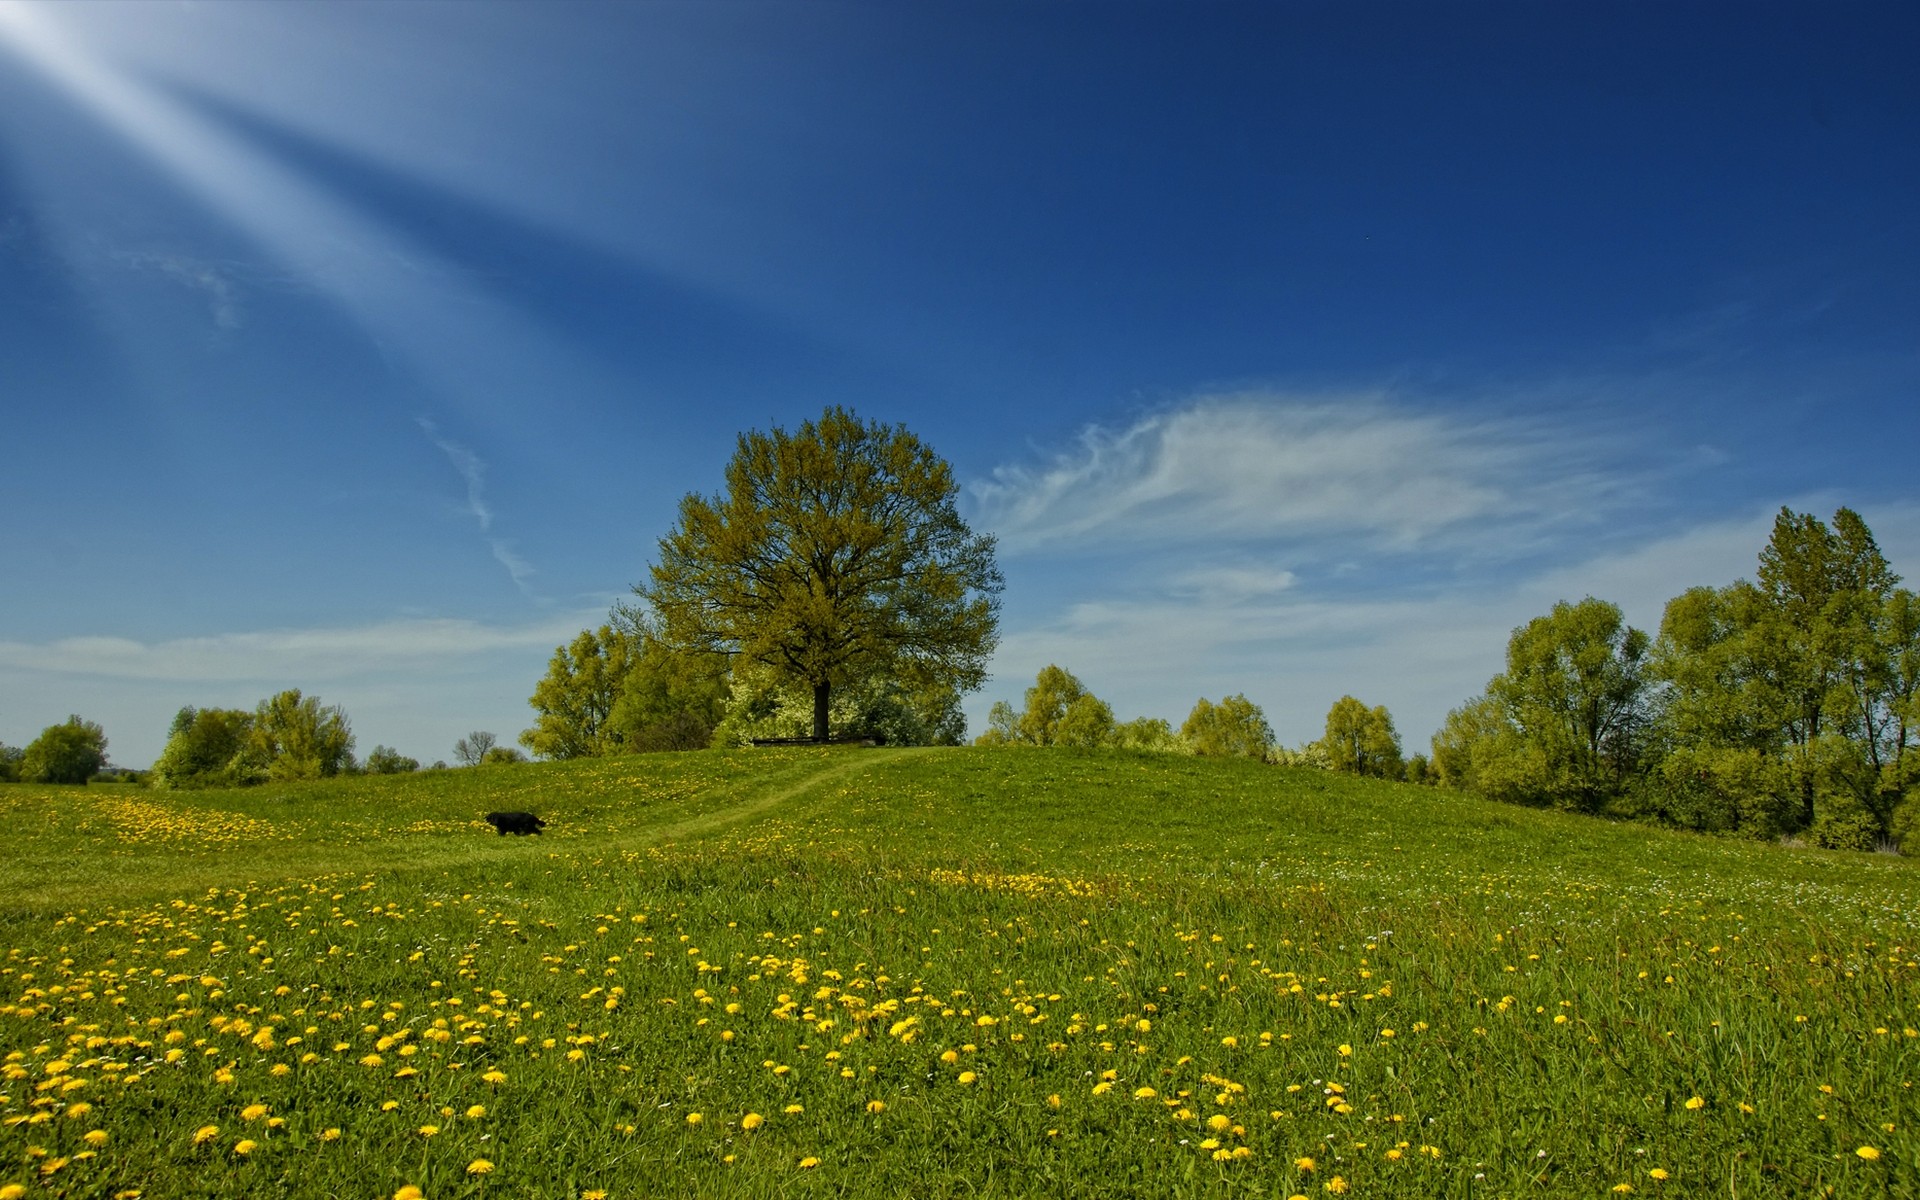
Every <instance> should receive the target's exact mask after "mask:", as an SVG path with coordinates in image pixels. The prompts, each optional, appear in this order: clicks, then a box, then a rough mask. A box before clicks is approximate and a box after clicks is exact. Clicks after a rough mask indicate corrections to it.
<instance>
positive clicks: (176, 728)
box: [152, 704, 253, 788]
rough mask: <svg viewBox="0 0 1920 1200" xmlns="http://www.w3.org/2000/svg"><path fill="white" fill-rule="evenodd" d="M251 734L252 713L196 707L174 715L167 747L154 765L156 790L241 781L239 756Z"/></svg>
mask: <svg viewBox="0 0 1920 1200" xmlns="http://www.w3.org/2000/svg"><path fill="white" fill-rule="evenodd" d="M252 731H253V714H252V713H250V712H248V711H246V710H245V709H238V708H195V707H194V706H192V705H191V704H189V705H187V706H186V707H185V708H182V709H181V710H180V711H179V712H177V713H175V714H174V717H173V725H172V727H171V728H170V729H169V730H168V731H167V744H166V747H165V748H164V749H162V750H161V751H160V757H159V759H158V760H157V761H155V763H154V764H153V774H152V781H153V786H154V787H157V788H193V787H235V786H238V785H239V784H241V783H244V782H247V780H246V779H244V778H243V773H244V772H243V769H242V767H241V762H240V760H241V755H242V752H243V751H244V750H245V749H246V747H247V739H248V735H249V734H250V733H251V732H252Z"/></svg>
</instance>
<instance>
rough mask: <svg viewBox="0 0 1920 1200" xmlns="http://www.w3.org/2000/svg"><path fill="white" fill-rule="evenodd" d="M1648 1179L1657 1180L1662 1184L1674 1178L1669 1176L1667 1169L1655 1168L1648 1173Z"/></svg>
mask: <svg viewBox="0 0 1920 1200" xmlns="http://www.w3.org/2000/svg"><path fill="white" fill-rule="evenodd" d="M1647 1178H1648V1179H1657V1180H1660V1181H1662V1182H1665V1181H1666V1180H1668V1179H1671V1178H1673V1176H1671V1175H1669V1174H1667V1169H1666V1168H1665V1167H1655V1168H1654V1169H1653V1170H1651V1171H1648V1172H1647Z"/></svg>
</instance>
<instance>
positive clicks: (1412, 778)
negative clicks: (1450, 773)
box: [1402, 754, 1439, 784]
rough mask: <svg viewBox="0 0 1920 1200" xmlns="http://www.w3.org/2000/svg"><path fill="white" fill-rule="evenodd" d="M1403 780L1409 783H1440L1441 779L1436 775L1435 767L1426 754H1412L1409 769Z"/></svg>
mask: <svg viewBox="0 0 1920 1200" xmlns="http://www.w3.org/2000/svg"><path fill="white" fill-rule="evenodd" d="M1402 778H1404V779H1405V780H1406V781H1407V782H1408V783H1422V784H1425V783H1437V782H1439V777H1438V776H1436V775H1435V774H1434V770H1433V766H1432V764H1430V763H1429V762H1428V761H1427V756H1426V755H1424V754H1412V755H1409V756H1408V757H1407V767H1406V771H1405V773H1404V774H1403V776H1402Z"/></svg>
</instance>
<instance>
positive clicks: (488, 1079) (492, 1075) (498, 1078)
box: [480, 1071, 507, 1083]
mask: <svg viewBox="0 0 1920 1200" xmlns="http://www.w3.org/2000/svg"><path fill="white" fill-rule="evenodd" d="M480 1080H481V1082H482V1083H505V1082H506V1081H507V1073H506V1072H505V1071H488V1072H487V1073H486V1074H485V1075H482V1076H481V1077H480Z"/></svg>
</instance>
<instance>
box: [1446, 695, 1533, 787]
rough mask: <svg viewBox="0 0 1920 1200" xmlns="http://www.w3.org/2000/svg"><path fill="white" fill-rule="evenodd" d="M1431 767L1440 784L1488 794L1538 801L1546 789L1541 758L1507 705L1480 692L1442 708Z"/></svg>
mask: <svg viewBox="0 0 1920 1200" xmlns="http://www.w3.org/2000/svg"><path fill="white" fill-rule="evenodd" d="M1431 761H1432V766H1433V771H1434V774H1435V775H1436V776H1438V778H1439V782H1440V783H1441V784H1442V785H1443V786H1446V787H1452V788H1460V789H1463V790H1466V791H1473V792H1479V793H1480V794H1481V795H1483V796H1486V797H1487V798H1488V799H1490V800H1503V801H1507V802H1509V803H1538V802H1539V801H1540V799H1541V797H1543V796H1544V795H1545V794H1546V789H1547V769H1546V760H1545V757H1544V755H1543V754H1541V753H1540V751H1539V748H1538V747H1536V746H1533V745H1531V744H1530V743H1529V742H1527V740H1526V739H1525V738H1523V737H1522V736H1521V733H1520V729H1519V727H1518V726H1516V725H1515V724H1514V722H1513V719H1512V717H1510V716H1509V715H1508V713H1507V706H1506V704H1505V703H1503V702H1502V701H1501V700H1499V699H1498V698H1496V697H1494V696H1491V695H1480V696H1476V697H1474V698H1473V699H1471V700H1469V701H1467V702H1466V703H1465V704H1462V705H1461V706H1460V707H1458V708H1456V709H1454V710H1453V711H1451V712H1449V713H1448V714H1447V720H1446V724H1445V725H1443V726H1441V728H1440V731H1439V732H1438V733H1436V734H1434V735H1433V758H1432V760H1431Z"/></svg>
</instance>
